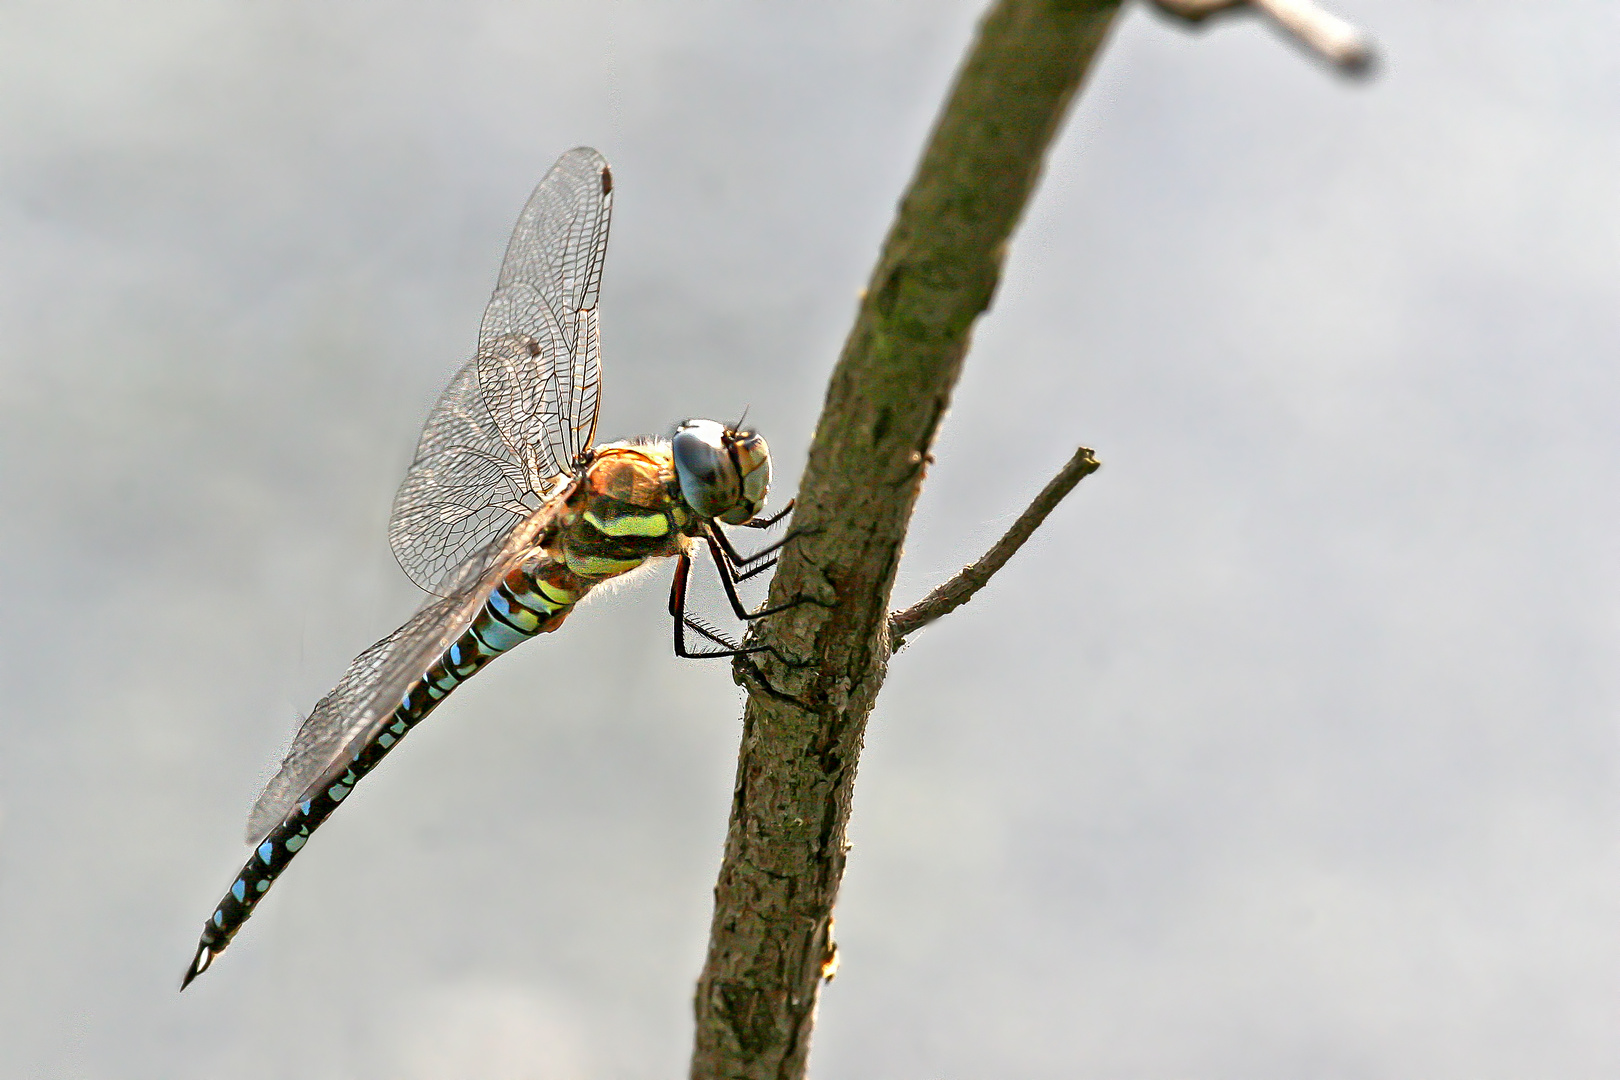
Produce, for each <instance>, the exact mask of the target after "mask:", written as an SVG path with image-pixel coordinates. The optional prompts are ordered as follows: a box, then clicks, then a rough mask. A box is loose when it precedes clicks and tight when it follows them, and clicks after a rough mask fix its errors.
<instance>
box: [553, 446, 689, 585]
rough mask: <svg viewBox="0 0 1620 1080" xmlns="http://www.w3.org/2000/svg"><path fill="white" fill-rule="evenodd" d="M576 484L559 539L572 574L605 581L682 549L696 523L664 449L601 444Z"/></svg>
mask: <svg viewBox="0 0 1620 1080" xmlns="http://www.w3.org/2000/svg"><path fill="white" fill-rule="evenodd" d="M577 483H578V487H577V488H576V490H575V491H574V492H573V493H572V495H571V496H570V497H569V498H568V503H567V511H565V513H564V515H563V520H562V523H561V525H562V527H561V529H560V531H559V533H558V536H557V541H556V542H557V547H558V549H559V550H558V552H557V554H558V555H559V556H560V561H561V562H562V563H563V564H564V565H565V566H567V567H568V569H569V570H571V571H572V572H573V573H575V574H577V575H578V576H579V577H581V578H584V579H587V580H589V581H593V582H594V581H604V580H606V579H608V578H611V577H617V576H618V575H620V574H623V573H627V572H628V571H631V570H634V569H635V568H636V567H638V566H640V565H641V564H642V563H644V562H646V561H647V560H648V559H653V558H659V557H662V556H667V555H676V554H679V553H680V550H681V544H682V543H683V540H682V537H683V535H684V534H685V533H686V532H687V530H688V529H689V528H690V527H691V526H692V525H693V524H694V521H693V517H692V515H691V513H690V512H689V511H688V510H687V509H686V507H685V506H684V504H683V503H682V501H681V498H680V494H679V491H680V488H679V484H678V482H677V480H676V479H675V470H674V465H673V463H672V462H671V460H670V457H669V451H668V449H667V448H666V447H663V446H658V445H613V446H606V447H602V448H601V449H599V450H598V451H597V452H596V455H595V457H594V458H593V459H592V461H591V463H590V465H589V466H588V467H587V468H586V470H585V472H584V473H583V474H582V475H581V476H580V478H579V480H578V482H577Z"/></svg>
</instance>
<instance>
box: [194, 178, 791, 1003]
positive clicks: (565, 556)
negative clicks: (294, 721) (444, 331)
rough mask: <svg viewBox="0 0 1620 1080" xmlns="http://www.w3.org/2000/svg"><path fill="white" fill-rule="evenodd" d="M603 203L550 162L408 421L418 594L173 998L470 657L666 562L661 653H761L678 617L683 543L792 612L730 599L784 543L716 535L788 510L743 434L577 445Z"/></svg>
mask: <svg viewBox="0 0 1620 1080" xmlns="http://www.w3.org/2000/svg"><path fill="white" fill-rule="evenodd" d="M612 209H613V173H612V171H611V170H610V169H609V167H608V163H607V161H606V160H605V159H604V158H603V157H602V155H601V154H599V153H597V152H596V151H595V150H592V149H590V148H589V147H579V148H577V149H574V150H570V151H569V152H568V153H566V154H564V155H563V156H562V157H561V158H559V159H558V161H557V163H556V164H555V165H554V166H552V168H551V170H550V171H549V172H548V173H547V174H546V176H545V178H544V179H542V180H541V181H540V183H539V184H538V185H537V186H536V187H535V189H534V193H533V194H532V195H531V196H530V197H529V201H528V203H527V204H526V205H525V206H524V208H523V213H522V214H521V215H520V216H519V217H518V222H517V226H516V228H515V229H513V231H512V238H511V240H510V241H509V242H508V244H507V247H506V257H505V259H504V260H503V261H502V263H501V271H500V277H499V278H498V279H497V282H496V287H495V292H494V295H493V296H492V297H491V298H490V301H489V306H488V307H487V308H486V309H485V310H484V318H483V322H482V324H481V325H480V327H479V331H478V350H477V353H476V355H474V357H473V358H472V359H471V360H468V361H467V362H466V363H465V364H464V365H463V366H462V367H461V369H460V370H459V371H457V372H456V374H455V377H454V378H452V379H451V380H450V385H449V387H448V388H447V389H446V390H445V391H444V393H443V394H442V395H441V396H440V398H439V400H438V403H437V404H436V405H435V406H434V408H433V410H432V412H431V413H430V414H429V415H428V419H427V422H426V423H425V424H424V426H423V429H422V436H421V439H420V441H419V442H418V444H417V448H416V457H415V459H414V461H413V462H412V464H411V467H410V469H409V471H408V472H407V473H406V476H405V480H404V482H403V483H402V484H401V485H400V488H399V494H398V495H397V496H396V497H395V500H394V509H393V515H392V517H391V519H390V521H389V526H388V538H389V543H390V545H391V547H392V548H393V551H394V555H395V557H396V558H397V559H398V561H399V564H400V566H401V567H402V568H403V569H404V570H405V572H406V574H407V575H408V576H409V577H410V578H411V580H412V581H414V582H415V583H416V584H417V585H418V586H420V587H421V588H422V589H423V590H424V591H426V592H427V593H428V594H429V596H428V599H427V600H426V601H425V602H424V603H423V605H422V607H421V608H420V609H419V610H418V611H417V612H416V614H415V615H413V616H412V617H411V618H410V620H409V621H407V622H406V623H405V625H404V626H401V627H400V628H399V629H398V630H395V631H394V632H393V633H392V634H389V635H388V636H387V637H385V638H383V639H382V640H381V641H379V642H377V643H376V644H374V645H372V646H371V647H370V648H368V649H366V650H365V651H364V652H362V653H361V654H360V655H359V656H357V657H356V658H355V659H354V661H353V663H351V664H350V665H349V667H348V670H346V671H345V672H344V674H343V678H342V679H341V680H340V681H339V682H338V684H337V686H336V687H335V688H334V689H333V690H332V691H331V692H330V693H328V694H327V695H326V696H325V697H323V698H321V699H320V701H319V702H317V703H316V705H315V708H314V709H313V710H311V712H310V714H309V716H308V718H307V719H305V720H304V721H303V723H302V725H301V726H300V727H299V729H298V733H297V735H295V736H294V738H293V742H292V746H291V748H290V749H289V750H288V751H287V754H286V757H285V759H284V760H283V761H282V763H281V768H280V771H278V772H277V773H276V775H275V776H274V777H273V778H272V779H271V780H270V783H269V784H268V785H266V787H265V789H264V792H263V794H261V795H260V796H259V798H258V801H257V802H256V803H255V805H254V807H253V811H252V813H251V814H250V815H249V819H248V827H247V841H248V843H249V844H250V845H251V846H252V848H253V852H252V854H251V855H250V856H249V857H248V860H247V862H246V863H245V864H244V865H243V867H242V869H241V872H240V873H238V874H237V876H236V879H235V880H234V881H233V882H232V883H231V886H230V888H229V889H228V890H226V893H225V895H224V897H223V898H222V899H221V900H220V902H219V904H218V906H216V907H215V909H214V912H213V914H212V915H210V916H209V918H208V921H207V922H206V923H204V925H203V931H202V936H201V938H200V940H199V941H198V944H197V952H196V954H195V956H194V957H193V959H192V962H191V965H190V966H189V967H188V968H187V969H186V973H185V977H184V979H183V980H182V982H181V984H180V988H181V989H182V990H184V989H185V988H186V987H187V986H189V985H190V984H191V981H192V980H193V979H195V978H196V977H197V976H198V975H200V974H202V973H203V972H204V971H206V970H207V969H208V967H209V965H210V964H212V963H213V960H214V958H215V957H216V956H218V955H219V954H220V953H221V952H223V951H224V950H225V948H226V946H228V945H229V944H230V942H231V939H232V938H233V937H234V936H235V935H236V933H237V931H238V930H240V929H241V928H242V925H243V924H244V923H245V922H246V921H247V919H248V917H249V916H250V915H252V913H253V910H254V908H255V906H257V904H258V903H259V902H260V901H261V900H262V899H263V898H264V895H265V893H266V892H267V891H268V890H269V888H270V886H271V884H272V883H273V882H274V881H275V880H276V878H277V877H279V876H280V875H281V873H282V871H284V870H285V869H286V868H287V866H288V864H289V863H290V862H291V860H292V859H293V857H294V856H295V855H297V854H298V852H299V851H300V850H301V849H302V848H303V846H304V844H305V843H306V842H307V841H308V840H309V838H310V836H311V834H313V832H314V831H315V829H317V828H318V827H319V826H320V825H321V823H322V822H324V821H325V820H326V819H327V817H328V816H330V815H331V813H332V811H333V810H335V809H336V808H337V806H338V804H339V803H341V802H342V801H343V800H344V799H345V798H346V797H347V796H348V795H349V793H350V792H351V791H353V790H354V786H355V785H356V784H357V783H359V782H360V780H361V779H362V778H364V777H365V776H366V775H367V774H368V773H369V772H371V770H372V769H374V768H376V766H377V764H378V763H379V762H380V761H382V759H383V758H384V757H385V756H387V754H388V753H389V751H390V750H392V749H393V747H394V746H396V745H397V744H398V743H399V742H400V740H401V739H403V738H404V737H405V735H406V734H407V733H409V732H410V730H411V729H412V728H413V727H415V726H416V725H417V724H418V723H420V722H421V721H422V720H423V718H425V717H426V716H427V715H428V713H430V712H432V711H433V709H434V707H435V706H437V705H438V704H439V702H441V701H443V700H444V699H445V697H446V696H448V695H449V694H450V692H451V691H453V690H454V689H455V688H456V687H457V686H460V685H461V684H462V683H464V682H466V681H467V680H468V679H470V678H472V677H473V675H475V674H477V672H478V671H479V670H481V669H482V668H483V667H484V666H485V665H486V664H488V663H489V662H490V661H491V660H493V659H495V658H496V657H497V656H500V655H501V654H502V653H505V652H507V651H509V650H510V649H512V648H513V647H515V646H516V645H518V644H519V643H521V642H523V641H526V640H528V639H529V638H532V637H537V636H538V635H540V634H546V633H551V632H552V631H554V630H556V629H557V628H558V627H560V626H561V625H562V624H563V621H564V620H565V619H567V618H568V615H569V613H570V612H571V611H572V610H573V609H574V605H575V604H577V603H579V601H580V600H581V599H583V598H584V597H585V595H586V594H587V593H589V592H590V591H591V590H592V589H593V588H595V587H596V586H598V585H600V584H601V583H603V582H605V581H609V580H611V579H613V578H617V577H620V576H622V575H624V574H627V573H629V572H630V571H632V570H635V569H637V568H639V567H641V566H643V565H644V564H646V563H648V562H649V561H650V560H654V559H662V558H671V557H672V558H674V559H676V564H675V574H674V580H673V583H672V585H671V587H670V596H669V612H670V615H671V617H672V620H673V622H674V647H675V653H676V655H678V656H681V657H687V658H708V657H726V656H737V655H741V654H745V653H750V652H755V651H758V650H759V648H761V647H760V646H744V645H743V644H741V643H739V642H738V641H736V640H734V639H732V638H731V637H729V636H727V635H726V634H724V633H722V632H721V631H719V630H717V629H715V628H714V627H713V626H711V625H710V624H709V623H707V622H705V621H704V620H702V619H700V618H697V617H696V616H693V615H691V614H689V613H688V612H687V585H688V581H689V578H690V573H691V568H692V557H693V554H694V552H696V551H697V550H699V548H700V547H702V548H707V550H708V552H709V554H710V556H711V558H712V559H713V562H714V565H715V567H716V569H717V570H718V576H719V578H720V582H721V584H722V586H723V588H724V592H725V594H726V598H727V600H728V601H729V603H730V606H731V609H732V611H733V612H734V613H735V614H736V615H737V616H738V618H739V619H741V620H745V624H746V623H747V622H751V621H752V620H756V619H760V618H763V617H765V616H767V615H771V614H774V613H775V612H778V611H781V610H783V609H784V608H786V607H790V606H792V605H791V604H784V605H779V606H777V607H774V608H763V609H761V610H757V611H749V610H747V609H746V608H745V607H744V605H743V603H742V601H741V599H740V598H739V596H738V592H737V584H738V583H739V582H741V581H745V580H747V579H748V578H750V577H753V576H755V575H757V574H760V573H763V572H764V571H766V570H769V569H770V568H771V567H772V566H773V565H774V563H775V558H774V553H775V552H776V551H777V550H778V549H779V548H781V546H782V545H783V544H785V543H786V542H787V540H788V539H789V538H791V536H792V533H791V532H790V533H789V534H788V535H787V536H786V537H784V538H783V539H782V540H780V541H778V542H777V543H773V544H770V545H767V546H766V547H764V548H762V549H760V550H759V551H756V552H754V553H753V554H751V555H746V556H745V555H743V554H741V553H739V552H738V550H737V548H736V547H735V546H734V545H733V544H732V542H731V541H730V539H729V538H728V537H727V535H726V532H725V531H724V529H723V528H722V526H741V527H745V528H755V529H763V528H769V527H771V526H773V525H775V524H777V523H778V522H779V521H781V520H782V518H784V517H785V516H786V515H787V514H788V513H789V512H791V510H792V508H793V504H792V503H791V502H789V503H788V504H787V506H786V507H784V508H783V509H782V510H781V511H780V512H778V513H777V514H775V515H772V516H769V517H765V516H762V511H763V509H764V506H765V501H766V494H767V489H768V488H769V486H770V477H771V458H770V450H769V448H768V447H767V446H766V443H765V440H764V438H763V437H761V436H760V435H759V434H758V433H757V432H754V431H752V430H750V429H747V428H743V427H742V426H741V424H742V422H741V421H738V423H737V424H736V425H728V424H722V423H719V422H717V421H714V420H686V421H683V422H682V423H680V424H679V425H678V426H677V427H676V428H675V431H674V434H673V436H672V437H670V438H669V439H664V440H659V439H648V438H641V439H631V440H627V441H623V442H612V443H606V444H602V445H593V440H594V438H595V435H596V418H597V411H598V407H599V405H600V389H601V382H602V364H601V349H600V344H599V338H598V330H597V300H598V296H599V293H600V289H601V281H602V264H603V260H604V258H605V256H606V253H607V237H608V220H609V218H610V216H611V213H612ZM689 631H690V632H691V633H692V634H693V635H695V640H694V639H693V638H689V637H688V632H689Z"/></svg>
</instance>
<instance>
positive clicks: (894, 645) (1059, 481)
mask: <svg viewBox="0 0 1620 1080" xmlns="http://www.w3.org/2000/svg"><path fill="white" fill-rule="evenodd" d="M1097 467H1098V462H1097V459H1096V458H1094V457H1092V456H1091V451H1090V450H1088V449H1086V448H1085V447H1083V446H1082V447H1081V448H1080V449H1078V450H1076V451H1075V452H1074V457H1072V458H1070V459H1069V462H1068V464H1067V465H1064V466H1063V468H1061V469H1059V470H1058V473H1057V475H1056V476H1054V477H1052V479H1051V480H1050V481H1048V482H1047V485H1046V486H1045V487H1044V488H1042V489H1041V493H1040V494H1039V495H1037V496H1035V499H1034V501H1033V502H1031V503H1030V504H1029V506H1028V507H1026V508H1025V510H1024V512H1023V513H1022V514H1019V515H1018V520H1017V521H1015V522H1013V524H1012V528H1010V529H1008V530H1007V531H1006V533H1005V534H1004V535H1003V536H1002V537H1001V539H1000V540H997V541H996V544H995V546H994V547H992V548H991V549H990V550H989V551H987V552H985V553H984V554H983V555H982V556H980V557H979V560H978V561H977V562H975V563H974V564H973V565H972V566H966V567H963V568H962V572H961V573H959V574H957V575H956V576H955V577H953V578H951V579H950V580H949V581H947V582H946V583H945V584H943V585H941V586H939V587H938V588H936V589H935V590H934V591H933V592H931V593H929V594H928V595H927V596H925V597H923V598H922V599H921V600H919V601H917V602H916V603H915V604H913V605H911V606H910V607H908V608H906V610H904V611H901V612H898V613H896V614H894V615H891V616H889V642H890V648H891V649H898V648H899V647H900V646H901V645H902V644H903V643H904V642H905V639H906V637H907V635H909V634H911V633H913V632H915V631H917V630H921V629H922V628H923V627H924V626H927V625H928V624H929V623H931V622H933V621H934V620H935V619H937V618H939V617H940V616H942V615H949V614H950V613H951V612H953V611H955V610H956V609H957V608H959V607H961V606H962V605H963V604H965V603H967V602H968V601H969V600H971V599H973V594H974V593H976V592H978V591H979V590H980V589H982V588H984V586H985V584H986V583H988V582H989V580H990V579H991V578H992V577H993V576H995V573H996V571H998V570H1000V569H1001V568H1002V567H1003V566H1006V565H1007V560H1008V559H1010V558H1012V557H1013V555H1014V554H1015V553H1016V552H1017V551H1018V549H1019V548H1021V547H1023V546H1024V541H1026V540H1028V539H1029V538H1030V537H1031V536H1032V535H1034V533H1035V530H1036V529H1038V528H1040V526H1041V522H1043V521H1045V520H1046V515H1048V514H1050V513H1051V512H1052V511H1053V510H1055V509H1056V508H1057V504H1058V503H1060V502H1062V501H1063V498H1064V496H1066V495H1068V493H1069V492H1071V491H1073V490H1074V486H1075V485H1076V484H1078V483H1079V482H1080V481H1081V480H1083V479H1085V478H1086V477H1087V476H1090V475H1091V474H1092V473H1094V472H1096V471H1097Z"/></svg>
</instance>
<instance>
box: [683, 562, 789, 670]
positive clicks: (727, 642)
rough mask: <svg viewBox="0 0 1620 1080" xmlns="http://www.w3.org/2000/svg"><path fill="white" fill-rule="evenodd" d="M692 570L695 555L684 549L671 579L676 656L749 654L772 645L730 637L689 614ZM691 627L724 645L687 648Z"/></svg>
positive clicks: (702, 658)
mask: <svg viewBox="0 0 1620 1080" xmlns="http://www.w3.org/2000/svg"><path fill="white" fill-rule="evenodd" d="M691 572H692V557H691V556H690V555H687V554H684V553H683V554H682V555H681V556H680V558H679V560H678V561H677V562H676V563H675V580H674V581H673V582H671V583H670V587H669V614H670V618H671V619H672V620H673V621H674V623H675V655H676V656H679V657H680V658H681V659H683V660H709V659H719V658H721V657H726V656H745V655H747V654H748V653H756V652H762V651H764V650H765V649H767V648H769V646H766V645H753V646H749V647H746V648H745V647H743V646H741V645H739V644H737V643H736V642H734V641H732V640H731V639H729V638H727V637H726V636H724V635H723V634H721V633H720V632H719V631H717V630H711V629H710V628H709V627H707V626H704V625H703V624H702V623H700V622H698V621H697V620H696V619H694V618H692V617H691V616H689V615H687V614H686V583H687V578H688V576H689V575H690V574H691ZM721 579H722V580H726V579H725V576H724V574H723V573H722V575H721ZM728 591H729V592H730V594H731V595H732V596H735V592H734V591H732V590H730V589H729V586H728ZM732 603H733V605H735V604H736V603H737V602H736V600H735V599H734V600H733V601H732ZM688 628H690V629H692V630H695V631H697V632H698V633H699V634H701V635H703V636H704V637H706V638H708V639H709V640H710V641H712V642H714V643H715V644H717V645H721V646H724V648H723V649H715V650H711V651H709V652H697V651H696V650H693V649H689V648H687V645H686V631H687V629H688Z"/></svg>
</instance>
